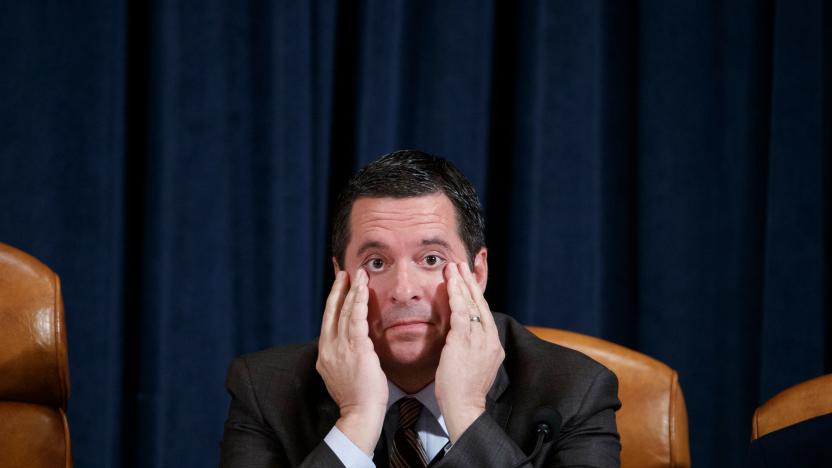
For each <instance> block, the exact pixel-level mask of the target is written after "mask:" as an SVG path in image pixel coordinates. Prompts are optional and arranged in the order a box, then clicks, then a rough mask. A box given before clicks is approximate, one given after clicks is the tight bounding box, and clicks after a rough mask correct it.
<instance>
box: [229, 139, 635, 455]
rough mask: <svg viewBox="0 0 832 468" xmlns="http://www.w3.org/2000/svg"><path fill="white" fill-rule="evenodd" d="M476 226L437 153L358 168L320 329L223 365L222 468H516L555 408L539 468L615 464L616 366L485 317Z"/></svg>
mask: <svg viewBox="0 0 832 468" xmlns="http://www.w3.org/2000/svg"><path fill="white" fill-rule="evenodd" d="M483 224H484V223H483V220H482V217H481V215H480V205H479V201H478V200H477V196H476V193H475V191H474V189H473V187H472V186H471V184H470V182H469V181H468V180H466V179H465V177H464V176H463V175H462V174H461V173H460V172H459V171H458V170H457V169H456V168H455V167H454V166H453V165H452V164H451V163H450V162H448V161H446V160H444V159H441V158H437V157H433V156H430V155H427V154H425V153H421V152H418V151H399V152H396V153H392V154H390V155H387V156H384V157H382V158H381V159H379V160H377V161H375V162H373V163H371V164H369V165H368V166H367V167H365V168H364V169H362V170H361V171H360V172H359V173H358V174H356V175H355V176H354V177H353V178H352V179H351V180H350V182H349V184H348V186H347V188H346V190H345V191H344V193H342V195H341V197H340V199H339V205H338V206H337V209H336V214H335V220H334V225H333V234H332V250H333V267H334V269H335V272H336V277H335V282H334V284H333V286H332V290H331V292H330V294H329V297H328V298H327V301H326V306H325V309H324V314H323V321H322V324H321V334H320V338H319V340H318V341H317V343H310V344H307V345H302V346H289V347H283V348H274V349H270V350H266V351H261V352H259V353H255V354H252V355H248V356H243V357H241V358H238V359H236V360H235V361H234V363H232V365H231V369H230V370H229V376H228V381H227V386H228V390H229V393H230V394H231V397H232V401H231V406H230V409H229V414H228V420H227V421H226V424H225V435H224V437H223V442H222V462H221V465H222V466H223V467H284V466H286V467H288V466H310V467H311V466H322V467H323V466H326V467H330V466H347V467H372V466H379V467H386V466H396V467H398V466H425V465H426V464H428V463H430V462H431V461H433V463H434V466H437V467H442V466H448V467H451V466H454V467H456V466H472V467H489V466H493V467H500V468H510V467H512V466H515V465H517V464H518V463H520V462H522V461H523V460H524V458H525V457H526V453H529V452H531V451H532V448H533V447H534V445H535V442H536V435H535V427H534V418H535V415H536V413H537V412H539V410H540V408H542V407H550V408H552V409H554V410H556V411H557V412H558V414H559V415H560V416H561V418H562V425H561V427H560V428H557V427H556V428H554V431H555V432H556V434H555V436H554V437H553V440H552V441H551V442H547V443H546V444H545V445H544V446H543V449H542V450H541V451H540V452H539V453H538V454H537V455H536V457H535V458H534V459H533V461H532V463H533V466H546V467H550V466H551V467H555V466H558V467H560V466H597V467H614V466H618V464H619V461H618V460H619V451H620V444H619V439H618V434H617V432H616V427H615V410H616V409H617V408H618V407H619V405H620V404H619V402H618V398H617V380H616V378H615V376H614V375H613V374H612V373H611V372H609V371H608V370H607V369H606V368H604V367H603V366H601V365H600V364H598V363H596V362H595V361H592V360H591V359H589V358H587V357H586V356H584V355H582V354H580V353H577V352H575V351H571V350H567V349H565V348H561V347H559V346H556V345H552V344H549V343H545V342H543V341H541V340H539V339H537V338H535V337H534V336H533V335H531V334H530V333H529V332H528V331H526V330H525V328H524V327H523V326H521V325H520V324H518V323H517V322H515V321H514V320H512V319H511V318H509V317H507V316H505V315H502V314H497V313H492V312H491V310H490V309H489V307H488V304H487V303H486V301H485V299H484V297H483V291H484V290H485V287H486V283H487V280H488V261H487V260H488V258H487V257H488V255H487V254H488V251H487V250H486V248H485V244H484V240H483ZM504 359H505V362H503V361H504ZM557 424H558V423H554V425H557ZM525 466H532V465H530V464H527V465H525Z"/></svg>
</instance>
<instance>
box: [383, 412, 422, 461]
mask: <svg viewBox="0 0 832 468" xmlns="http://www.w3.org/2000/svg"><path fill="white" fill-rule="evenodd" d="M396 404H397V405H398V406H399V429H398V430H396V434H395V435H394V436H393V450H392V451H391V454H390V468H413V467H419V468H424V467H425V466H427V464H428V461H427V456H426V455H425V450H424V449H423V448H422V444H421V443H420V442H419V435H418V434H417V433H416V430H415V429H414V426H415V425H416V421H417V420H418V419H419V414H420V413H421V412H422V404H421V403H419V400H417V399H415V398H402V399H401V400H399V401H397V402H396Z"/></svg>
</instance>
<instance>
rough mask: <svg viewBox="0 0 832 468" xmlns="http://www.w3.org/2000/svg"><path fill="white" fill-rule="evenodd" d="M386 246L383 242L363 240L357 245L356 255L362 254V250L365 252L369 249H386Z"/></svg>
mask: <svg viewBox="0 0 832 468" xmlns="http://www.w3.org/2000/svg"><path fill="white" fill-rule="evenodd" d="M386 248H387V244H385V243H384V242H379V241H374V240H371V241H367V242H364V243H363V244H361V246H360V247H358V253H357V254H356V255H361V254H363V253H364V252H366V251H368V250H370V249H386Z"/></svg>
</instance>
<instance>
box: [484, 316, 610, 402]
mask: <svg viewBox="0 0 832 468" xmlns="http://www.w3.org/2000/svg"><path fill="white" fill-rule="evenodd" d="M494 319H495V322H496V323H497V326H498V328H499V329H500V335H501V336H500V339H501V341H502V342H503V346H504V347H505V350H506V367H507V370H508V371H509V373H510V374H511V375H512V376H513V377H514V378H515V379H514V380H515V383H517V380H521V381H525V380H527V379H532V380H535V381H541V380H542V381H551V382H558V383H559V384H561V385H563V384H566V383H567V382H571V383H573V384H577V385H579V386H580V385H582V384H591V382H592V381H593V380H595V379H596V378H598V377H599V375H600V374H609V376H610V377H611V378H612V379H614V380H617V379H616V378H615V375H614V374H613V373H612V372H611V371H610V370H609V369H607V368H606V367H605V366H604V365H602V364H601V363H599V362H598V361H596V360H594V359H592V358H591V357H589V356H587V355H585V354H583V353H581V352H579V351H576V350H574V349H571V348H567V347H565V346H561V345H558V344H555V343H550V342H548V341H545V340H542V339H540V338H538V337H537V336H536V335H534V334H533V333H532V332H530V331H529V330H528V329H527V328H526V327H525V326H524V325H523V324H521V323H520V322H518V321H517V320H515V319H514V318H512V317H509V316H507V315H505V314H500V313H495V314H494ZM523 383H526V382H523Z"/></svg>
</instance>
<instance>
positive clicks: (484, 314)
mask: <svg viewBox="0 0 832 468" xmlns="http://www.w3.org/2000/svg"><path fill="white" fill-rule="evenodd" d="M460 270H461V271H462V278H463V280H464V281H465V285H466V286H467V289H468V293H469V294H470V295H471V299H472V300H473V301H474V303H475V304H476V305H477V310H479V313H480V320H481V321H482V325H483V327H484V328H486V329H488V328H491V327H495V326H496V325H495V323H494V316H493V315H492V314H491V308H490V307H488V301H486V300H485V296H483V294H482V289H480V285H479V283H477V279H476V278H475V277H474V274H473V273H472V272H471V269H470V268H469V267H468V263H465V265H464V266H460Z"/></svg>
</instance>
